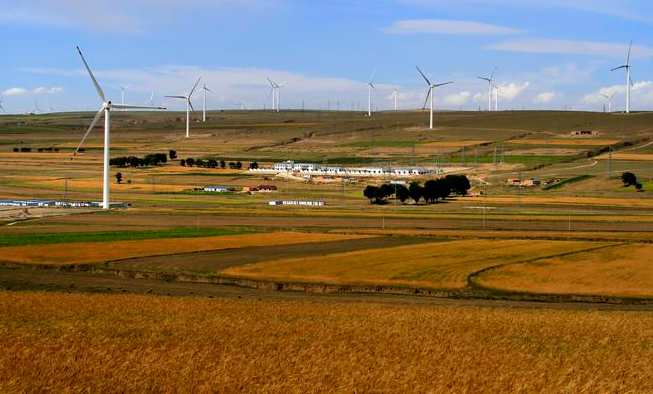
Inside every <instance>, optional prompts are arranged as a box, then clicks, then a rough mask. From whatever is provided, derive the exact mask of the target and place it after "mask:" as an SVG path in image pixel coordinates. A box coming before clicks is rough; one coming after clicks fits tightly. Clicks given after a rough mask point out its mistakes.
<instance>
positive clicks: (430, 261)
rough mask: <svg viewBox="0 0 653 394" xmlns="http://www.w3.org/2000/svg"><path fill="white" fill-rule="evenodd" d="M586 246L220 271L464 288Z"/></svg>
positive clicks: (416, 251) (330, 258) (374, 256)
mask: <svg viewBox="0 0 653 394" xmlns="http://www.w3.org/2000/svg"><path fill="white" fill-rule="evenodd" d="M592 246H593V244H590V243H586V242H566V241H515V240H505V241H492V240H464V241H452V242H440V243H430V244H422V245H410V246H400V247H394V248H385V249H374V250H363V251H356V252H347V253H338V254H332V255H326V256H320V257H311V258H304V259H283V260H276V261H269V262H264V263H257V264H250V265H243V266H238V267H233V268H228V269H226V270H224V271H222V272H223V273H225V274H228V275H233V276H243V277H248V278H257V279H273V280H286V281H297V282H319V283H338V284H361V283H363V284H390V285H405V286H424V287H431V288H434V287H435V288H462V287H464V286H466V285H467V277H468V276H469V275H470V274H472V273H473V272H476V271H478V270H481V269H483V268H487V267H492V266H495V265H499V264H506V263H509V262H516V261H524V260H527V259H531V258H534V257H545V256H553V255H557V254H560V253H566V252H570V251H581V250H586V249H589V248H590V247H592Z"/></svg>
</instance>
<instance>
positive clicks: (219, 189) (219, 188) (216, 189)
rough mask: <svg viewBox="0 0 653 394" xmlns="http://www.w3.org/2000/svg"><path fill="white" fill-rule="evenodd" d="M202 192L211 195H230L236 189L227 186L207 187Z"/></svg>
mask: <svg viewBox="0 0 653 394" xmlns="http://www.w3.org/2000/svg"><path fill="white" fill-rule="evenodd" d="M202 190H203V191H205V192H209V193H229V192H233V191H234V190H236V189H234V188H233V187H225V186H207V187H205V188H204V189H202Z"/></svg>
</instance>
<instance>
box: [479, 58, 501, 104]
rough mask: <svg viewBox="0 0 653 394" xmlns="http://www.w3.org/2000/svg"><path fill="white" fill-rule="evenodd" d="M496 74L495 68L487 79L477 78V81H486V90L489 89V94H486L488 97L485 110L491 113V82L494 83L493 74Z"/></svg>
mask: <svg viewBox="0 0 653 394" xmlns="http://www.w3.org/2000/svg"><path fill="white" fill-rule="evenodd" d="M496 72H497V68H496V67H495V68H494V70H493V71H492V74H491V75H490V77H489V78H486V77H478V79H482V80H483V81H487V84H488V88H489V93H488V96H487V110H488V111H492V82H493V81H494V74H495V73H496Z"/></svg>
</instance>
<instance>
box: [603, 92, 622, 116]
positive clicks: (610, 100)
mask: <svg viewBox="0 0 653 394" xmlns="http://www.w3.org/2000/svg"><path fill="white" fill-rule="evenodd" d="M617 93H619V90H617V91H616V92H614V93H612V94H611V95H610V96H608V95H606V94H603V93H599V94H600V95H601V96H603V97H605V99H606V100H608V113H609V114H610V113H612V99H613V98H614V96H615V95H616V94H617Z"/></svg>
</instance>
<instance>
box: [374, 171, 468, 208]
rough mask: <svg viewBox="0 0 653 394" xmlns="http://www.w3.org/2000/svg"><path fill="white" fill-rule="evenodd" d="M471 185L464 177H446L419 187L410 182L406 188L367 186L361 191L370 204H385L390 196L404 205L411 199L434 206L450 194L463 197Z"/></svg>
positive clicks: (389, 185)
mask: <svg viewBox="0 0 653 394" xmlns="http://www.w3.org/2000/svg"><path fill="white" fill-rule="evenodd" d="M470 187H471V185H470V183H469V179H467V177H466V176H465V175H447V176H446V177H444V178H438V179H431V180H428V181H426V182H424V185H423V186H422V185H420V183H419V182H411V183H410V185H409V186H408V187H406V186H404V185H396V184H384V185H381V186H371V185H370V186H367V187H366V188H365V190H364V191H363V194H364V195H365V197H367V198H368V199H369V200H370V202H371V203H372V204H385V203H387V201H386V199H387V198H388V197H390V196H393V195H394V197H395V199H397V200H399V201H401V203H402V204H403V203H405V202H406V201H407V200H408V199H412V200H413V201H414V202H415V204H419V203H420V201H421V200H424V202H426V203H427V204H434V203H437V202H438V201H444V200H445V199H446V198H447V197H449V196H450V195H451V194H457V195H460V196H464V195H466V194H467V192H468V191H469V189H470Z"/></svg>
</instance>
